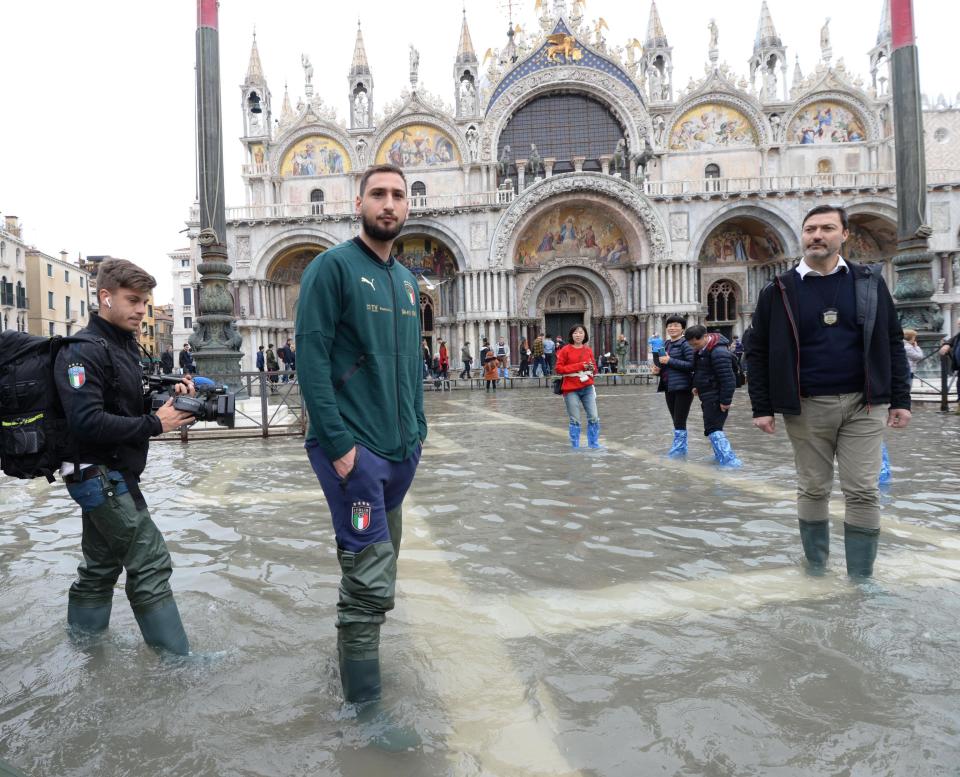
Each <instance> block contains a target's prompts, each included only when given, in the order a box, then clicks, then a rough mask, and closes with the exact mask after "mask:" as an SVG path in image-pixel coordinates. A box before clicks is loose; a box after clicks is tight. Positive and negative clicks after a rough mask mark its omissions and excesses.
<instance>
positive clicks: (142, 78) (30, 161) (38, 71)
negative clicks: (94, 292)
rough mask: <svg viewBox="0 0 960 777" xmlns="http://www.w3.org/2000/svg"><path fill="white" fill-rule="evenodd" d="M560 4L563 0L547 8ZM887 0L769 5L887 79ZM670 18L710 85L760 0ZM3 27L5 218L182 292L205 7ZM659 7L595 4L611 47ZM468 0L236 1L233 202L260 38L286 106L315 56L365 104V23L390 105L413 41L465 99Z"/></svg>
mask: <svg viewBox="0 0 960 777" xmlns="http://www.w3.org/2000/svg"><path fill="white" fill-rule="evenodd" d="M547 1H548V2H551V0H547ZM881 1H882V0H848V2H846V3H841V4H840V5H833V4H832V3H797V2H795V0H769V6H770V10H771V14H772V16H773V20H774V23H775V24H776V27H777V30H778V32H779V33H780V36H781V38H782V39H783V42H784V44H785V45H786V47H787V56H788V58H789V60H790V62H791V70H790V77H792V74H793V71H792V63H793V59H794V55H799V57H800V65H801V68H802V70H803V72H804V73H805V74H807V73H809V72H810V70H812V69H813V67H814V66H815V64H816V62H817V60H818V59H819V57H820V48H819V35H820V28H821V26H822V25H823V22H824V19H825V17H826V15H827V14H830V15H831V16H832V21H831V24H830V30H831V36H832V43H833V51H834V61H836V59H837V58H839V57H843V58H844V60H845V62H846V65H847V68H848V70H851V71H853V72H854V73H860V74H862V75H863V77H864V80H865V81H866V82H869V68H868V60H867V52H868V51H869V50H870V48H872V47H873V45H874V44H875V41H876V35H877V28H878V25H879V20H880V9H881ZM465 6H466V11H467V21H468V24H469V26H470V32H471V35H472V37H473V43H474V47H475V48H476V50H477V53H478V55H479V56H480V57H481V59H482V57H483V53H484V52H485V51H486V50H487V48H488V47H498V46H501V45H502V44H503V43H504V42H505V31H506V26H507V24H506V16H505V12H504V11H503V10H502V9H505V8H506V6H507V2H501V0H466V3H465ZM513 7H514V11H513V16H514V20H515V22H517V23H520V24H523V25H524V26H525V28H526V29H528V30H531V29H533V28H534V27H535V24H536V21H535V18H534V11H533V8H534V2H533V0H525V1H524V2H517V3H514V4H513ZM658 7H659V10H660V15H661V18H662V20H663V25H664V28H665V30H666V33H667V37H668V39H669V42H670V44H671V45H672V46H673V49H674V52H673V57H674V81H675V83H676V85H677V87H678V88H682V87H683V86H685V85H686V83H687V81H688V80H689V78H690V77H691V76H694V77H697V78H699V77H701V76H702V75H703V65H704V63H705V62H706V60H707V42H708V40H709V34H708V32H707V23H708V21H709V19H710V18H711V17H715V18H716V20H717V25H718V27H719V30H720V39H719V40H720V58H721V61H726V62H728V63H729V64H730V65H731V66H732V68H733V69H734V70H735V71H736V72H738V73H745V72H746V70H747V65H746V63H747V60H748V59H749V57H750V54H751V51H752V47H753V38H754V35H755V33H756V28H757V20H758V18H759V12H760V0H746V1H743V0H737V1H736V2H727V3H717V2H716V1H715V0H685V2H682V3H681V2H677V1H676V0H668V1H664V0H661V2H660V3H659V6H658ZM0 8H2V22H3V27H2V31H0V73H2V74H3V92H2V95H3V96H2V98H0V100H2V103H0V105H2V107H0V147H2V148H3V151H4V155H3V161H2V163H0V164H2V167H0V212H2V213H3V214H4V215H16V216H19V217H20V219H21V221H22V223H23V224H24V227H25V237H26V239H27V241H28V242H30V243H33V244H34V245H36V246H37V247H38V248H39V249H40V250H42V251H45V252H47V253H50V254H56V252H58V251H60V250H61V249H65V250H66V251H68V252H69V254H70V255H71V257H76V255H77V253H78V252H80V253H82V254H84V255H88V254H112V255H113V256H120V257H124V258H128V259H131V260H133V261H136V262H138V263H139V264H142V265H143V266H144V267H146V268H147V269H149V270H150V271H151V272H153V273H154V274H155V275H156V276H157V278H158V281H159V282H160V286H159V287H158V290H157V291H158V293H157V300H158V301H163V300H166V299H167V298H168V297H170V295H171V280H170V263H169V260H168V259H167V256H166V254H167V252H169V251H172V250H174V249H176V248H179V247H181V246H183V245H185V244H186V241H185V239H184V236H183V235H182V234H178V233H180V231H181V230H183V229H184V228H185V225H184V220H185V218H186V216H187V212H188V209H189V206H190V204H191V202H192V201H193V200H194V197H195V170H194V168H195V162H194V112H195V108H194V64H195V49H194V46H195V34H196V2H195V0H165V2H159V3H147V2H142V0H141V1H137V0H133V1H131V0H124V1H123V2H121V0H89V1H88V2H77V0H30V2H22V1H15V0H4V1H3V2H2V4H0ZM914 8H915V16H916V26H917V37H918V45H919V47H920V80H921V87H922V90H923V91H924V92H926V93H927V94H929V95H930V96H931V98H935V97H936V95H937V94H938V93H941V92H942V93H944V94H946V95H947V97H948V99H950V100H951V101H954V100H956V99H957V97H956V96H957V93H958V92H960V76H958V70H957V68H956V66H955V64H954V62H955V58H954V57H953V56H952V54H953V52H954V50H955V48H956V45H957V44H956V34H957V30H958V29H960V3H957V2H956V1H955V0H951V2H943V1H942V0H914ZM649 9H650V4H649V2H648V0H640V2H637V0H630V1H629V2H626V1H624V0H587V5H586V14H585V15H586V18H587V19H588V20H593V19H596V18H597V17H603V18H604V19H605V20H606V22H607V24H608V26H609V31H608V32H606V33H605V35H606V38H607V41H608V43H609V44H610V45H623V44H624V43H625V42H626V41H627V40H628V39H630V38H634V37H636V38H639V39H640V40H641V41H642V40H643V39H644V38H645V37H646V29H647V18H648V14H649ZM461 16H462V10H461V2H457V1H456V0H451V1H450V2H439V3H433V4H430V5H427V6H424V5H420V6H412V5H409V4H401V3H397V2H386V0H358V2H354V3H339V2H332V1H331V0H311V1H309V2H308V1H307V0H272V2H270V3H269V4H266V3H263V2H262V0H221V2H220V67H221V83H222V87H221V89H222V98H223V117H224V130H225V138H224V151H225V157H224V158H225V167H226V178H227V189H226V195H227V205H228V206H230V205H242V204H244V192H243V185H242V180H241V177H240V165H241V164H242V148H241V145H240V143H239V142H238V140H237V138H238V137H239V136H240V134H241V129H242V125H241V112H240V89H239V85H240V84H241V83H242V81H243V77H244V74H245V73H246V69H247V62H248V59H249V54H250V42H251V33H252V32H253V29H254V27H256V31H257V42H258V46H259V49H260V56H261V60H262V62H263V67H264V71H265V74H266V77H267V83H268V86H269V88H270V91H271V93H272V99H273V111H274V116H279V113H280V106H281V102H282V99H283V86H284V82H285V81H286V82H288V83H289V86H290V95H291V100H292V102H293V104H294V105H296V101H297V97H298V96H299V95H300V94H302V93H303V70H302V68H301V66H300V55H301V53H307V54H308V55H309V56H310V59H311V61H312V63H313V66H314V79H313V83H314V88H315V90H316V91H317V93H318V94H320V95H321V96H322V97H323V99H324V100H325V101H326V103H327V104H329V105H332V106H333V107H334V108H336V110H337V113H338V115H339V116H344V115H345V114H346V111H347V96H346V95H347V80H346V76H347V71H348V69H349V66H350V60H351V57H352V54H353V45H354V40H355V35H356V26H357V19H358V17H359V19H360V21H361V22H362V25H363V35H364V40H365V42H366V49H367V56H368V59H369V61H370V67H371V69H372V71H373V77H374V101H375V107H376V108H377V110H382V109H383V107H384V105H385V104H386V103H387V102H390V101H392V100H394V99H395V98H396V97H397V96H398V95H399V93H400V90H401V89H402V88H403V86H404V85H406V83H407V81H408V76H407V72H408V44H410V43H412V44H414V45H415V46H416V47H417V48H418V49H419V50H420V85H421V87H422V88H424V89H427V90H429V91H430V92H433V93H436V94H439V95H441V96H442V97H443V98H444V99H445V100H447V101H448V102H451V103H452V101H453V81H452V79H453V59H454V57H455V55H456V49H457V43H458V41H459V33H460V22H461Z"/></svg>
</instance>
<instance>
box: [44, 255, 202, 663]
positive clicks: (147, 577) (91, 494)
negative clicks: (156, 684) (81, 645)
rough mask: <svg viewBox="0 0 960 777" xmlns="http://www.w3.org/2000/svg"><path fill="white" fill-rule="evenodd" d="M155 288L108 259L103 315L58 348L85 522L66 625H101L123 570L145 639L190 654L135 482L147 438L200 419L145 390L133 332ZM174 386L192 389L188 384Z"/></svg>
mask: <svg viewBox="0 0 960 777" xmlns="http://www.w3.org/2000/svg"><path fill="white" fill-rule="evenodd" d="M155 285H156V281H155V280H154V279H153V277H152V276H151V275H149V274H148V273H146V272H145V271H144V270H142V269H140V268H139V267H137V266H136V265H135V264H133V263H132V262H128V261H126V260H125V259H110V260H107V261H104V262H103V264H101V265H100V269H99V271H98V273H97V297H98V300H99V303H100V313H99V315H94V316H91V318H90V323H89V324H88V325H87V326H86V327H85V328H84V329H82V330H81V331H80V332H78V333H77V335H78V336H79V337H84V338H86V339H85V341H83V342H75V343H70V344H69V345H67V347H65V348H63V349H61V351H60V352H59V353H58V354H57V360H56V366H55V368H54V379H55V381H56V386H57V393H58V395H59V397H60V401H61V403H62V405H63V410H64V415H65V417H66V422H67V427H68V429H69V430H70V435H71V438H72V439H73V440H74V444H75V450H74V455H73V459H74V460H73V461H69V462H64V463H63V466H62V468H61V474H62V475H63V480H64V483H65V484H66V486H67V491H68V492H69V494H70V496H71V497H72V498H73V500H74V501H75V502H76V503H77V504H78V505H80V509H81V511H82V513H81V515H82V521H83V539H82V548H83V561H82V562H81V563H80V566H79V567H78V568H77V578H76V580H74V582H73V585H71V586H70V595H69V603H68V606H67V623H68V624H69V625H70V627H71V629H72V630H74V631H81V632H88V633H99V632H102V631H104V630H105V629H106V628H107V626H108V625H109V622H110V611H111V608H112V603H113V589H114V586H115V585H116V582H117V578H119V577H120V573H121V572H122V571H123V570H124V569H126V572H127V581H126V592H127V599H128V600H129V601H130V606H131V607H132V609H133V614H134V616H135V617H136V620H137V624H138V625H139V626H140V631H141V632H142V633H143V638H144V641H146V642H147V644H149V645H150V646H152V647H154V648H157V649H160V650H166V651H169V652H172V653H176V654H181V655H185V654H187V653H189V652H190V645H189V643H188V641H187V635H186V634H185V633H184V630H183V624H182V623H181V621H180V613H179V611H178V609H177V603H176V602H175V601H174V599H173V591H172V590H171V589H170V582H169V581H170V575H171V573H172V571H173V564H172V562H171V560H170V553H169V552H168V551H167V546H166V544H165V543H164V541H163V536H162V535H161V534H160V531H159V530H158V529H157V527H156V525H155V524H154V522H153V520H152V519H151V518H150V513H149V511H148V510H147V504H146V502H145V501H144V498H143V494H142V493H141V492H140V487H139V485H138V484H139V481H140V474H141V473H142V472H143V469H144V467H145V466H146V463H147V450H148V448H149V446H150V438H151V437H155V436H157V435H159V434H162V433H163V432H169V431H172V430H173V429H176V428H178V427H180V426H183V425H185V424H187V423H190V422H191V421H193V420H194V418H193V416H192V415H190V414H189V413H184V412H181V411H180V410H177V409H175V408H174V407H173V402H172V400H171V401H168V402H167V403H166V404H165V405H163V407H161V408H160V409H159V410H157V412H156V414H153V415H151V414H150V412H149V405H148V402H147V399H146V397H145V396H144V392H143V373H142V370H141V367H140V362H139V355H140V353H139V349H138V347H137V343H136V339H135V338H136V334H137V333H138V332H139V331H140V322H141V321H142V320H143V317H144V314H145V313H146V310H147V301H148V300H149V298H150V291H151V289H153V287H154V286H155ZM176 391H177V393H184V394H186V393H189V394H193V393H195V392H194V389H193V383H192V382H191V381H187V380H185V381H183V383H181V384H179V385H177V386H176Z"/></svg>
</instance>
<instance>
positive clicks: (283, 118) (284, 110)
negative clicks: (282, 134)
mask: <svg viewBox="0 0 960 777" xmlns="http://www.w3.org/2000/svg"><path fill="white" fill-rule="evenodd" d="M293 119H294V115H293V108H291V107H290V92H289V90H288V89H287V85H286V84H284V85H283V106H282V107H281V108H280V123H281V124H285V123H286V122H288V121H293Z"/></svg>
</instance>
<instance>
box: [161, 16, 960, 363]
mask: <svg viewBox="0 0 960 777" xmlns="http://www.w3.org/2000/svg"><path fill="white" fill-rule="evenodd" d="M886 6H887V3H886V2H879V1H878V2H877V11H878V13H877V21H878V22H879V32H878V35H877V42H876V47H875V48H874V49H873V50H872V51H870V52H869V53H868V63H867V62H865V63H864V64H865V65H866V64H869V74H868V76H867V79H866V81H864V79H863V78H862V77H860V76H856V75H854V74H853V73H852V72H851V71H850V70H848V69H847V67H846V66H845V65H844V62H843V59H842V58H834V56H833V54H834V52H833V51H832V49H831V44H830V31H829V27H828V26H825V27H824V29H823V31H822V32H821V41H820V45H821V60H820V62H819V63H818V64H817V65H816V67H815V68H814V69H813V70H812V71H811V72H809V73H808V74H807V75H806V76H804V75H803V74H802V73H801V71H800V65H799V62H797V63H795V64H794V63H790V62H788V58H787V51H786V48H785V46H784V45H783V42H782V40H781V38H780V36H779V34H778V33H777V30H776V28H775V25H774V22H773V19H772V15H771V12H770V10H769V8H768V6H767V3H766V2H763V3H762V6H761V8H760V18H759V23H758V27H757V35H756V40H755V43H754V49H753V52H752V56H751V57H750V59H749V72H748V74H746V75H744V76H737V75H735V74H734V73H733V72H732V71H731V70H730V68H729V67H727V66H726V65H725V64H721V63H719V57H718V49H717V40H718V35H719V31H718V29H717V26H716V24H715V23H714V22H712V21H710V23H709V25H707V22H708V21H709V20H703V23H704V27H705V28H706V29H705V31H704V39H705V41H706V40H707V39H708V38H709V43H708V44H707V46H706V47H705V54H706V56H705V66H704V76H703V77H702V78H701V79H700V80H699V81H694V80H691V81H690V82H689V83H688V84H686V85H685V86H682V87H681V86H679V85H676V84H674V82H673V49H672V47H671V46H670V44H669V41H668V37H667V35H666V33H665V31H664V29H663V25H662V23H661V20H660V17H659V14H658V12H657V8H656V4H655V2H654V3H652V5H651V8H650V15H649V20H648V25H647V33H646V38H645V39H644V40H643V41H640V40H639V39H637V38H631V39H630V40H629V42H628V45H627V46H626V48H624V47H621V46H614V45H612V43H611V42H609V41H608V40H606V36H609V35H610V31H609V30H608V29H607V30H605V29H604V28H603V26H599V27H594V26H593V25H588V24H587V23H586V20H585V19H584V18H583V6H582V4H581V3H579V2H574V3H569V4H568V3H566V2H564V1H563V0H560V1H559V2H558V1H557V0H552V1H549V0H544V2H542V3H540V4H539V11H538V13H539V14H540V17H539V19H538V29H537V31H536V34H533V35H529V34H525V33H524V32H523V31H522V30H520V29H519V28H517V29H516V30H515V31H511V33H510V34H509V36H508V37H507V40H506V43H505V45H504V46H503V47H502V48H500V49H496V50H490V51H488V52H487V56H486V57H484V61H483V62H481V61H480V58H479V57H478V56H477V54H476V52H475V50H474V46H473V43H472V41H471V37H470V32H469V29H468V25H467V20H466V18H464V20H463V24H462V28H461V30H460V36H459V45H458V46H457V50H456V55H455V57H453V58H452V61H451V65H452V75H453V78H452V84H451V87H452V89H451V94H452V97H453V103H452V105H450V106H447V105H446V104H445V101H444V100H443V99H441V98H438V97H436V96H434V95H431V94H429V93H427V92H425V91H424V90H422V89H421V88H420V87H419V84H418V81H419V72H418V69H419V54H418V53H417V51H416V50H415V49H413V48H411V49H410V51H409V68H410V87H409V89H405V90H404V92H403V93H402V94H401V95H400V97H399V99H396V100H394V101H393V102H391V103H388V104H386V105H385V107H384V109H383V110H382V111H379V110H376V109H375V106H376V105H377V104H378V102H377V101H378V99H379V95H377V94H376V92H375V89H374V73H373V72H372V70H371V68H370V66H369V64H368V61H367V56H366V52H365V50H364V43H363V37H362V32H361V30H360V29H358V30H357V38H356V45H355V50H354V55H353V61H352V63H351V65H350V67H349V72H348V75H347V87H348V89H349V106H350V108H349V118H348V120H346V121H338V120H337V118H336V115H335V113H334V111H333V110H332V109H331V108H330V107H328V106H327V105H326V104H325V103H324V102H323V100H322V99H321V98H320V97H319V96H318V95H317V94H315V92H314V85H313V68H312V65H311V63H310V60H309V56H308V55H304V56H303V58H302V64H303V68H304V79H305V84H304V96H303V97H301V98H299V99H298V100H297V102H296V104H295V105H294V104H293V102H292V101H291V99H290V97H289V95H288V94H286V93H285V94H284V97H283V101H282V106H281V108H280V112H279V116H278V118H277V120H275V118H274V116H275V114H274V109H273V106H272V102H271V93H270V89H269V87H268V85H267V79H266V76H265V74H264V72H263V69H262V66H261V62H260V57H259V53H258V51H257V47H256V41H255V40H254V43H253V48H252V50H251V55H250V63H249V68H248V71H247V74H246V77H245V79H244V83H243V85H242V87H241V92H242V109H243V113H244V137H243V138H242V143H243V145H244V148H245V151H246V163H245V164H244V166H243V170H242V171H241V172H242V175H243V179H244V182H245V190H246V199H247V202H246V204H245V205H242V206H233V207H231V206H230V203H228V207H227V244H228V251H229V256H230V262H231V264H232V265H233V275H232V277H231V281H232V284H233V291H234V298H235V311H234V313H235V315H236V317H237V319H238V322H237V327H238V330H239V332H240V334H241V335H242V337H243V341H244V342H243V347H242V350H243V352H244V357H243V368H244V369H253V364H254V362H253V360H254V354H256V352H257V347H258V346H259V345H266V344H268V343H269V342H274V343H281V342H283V341H284V340H285V339H286V338H287V337H292V336H293V328H294V319H295V308H296V305H297V299H298V293H299V280H300V277H301V274H302V273H303V270H304V268H305V267H306V266H307V264H308V263H309V262H310V261H312V260H313V258H314V257H315V256H317V255H318V254H319V253H322V252H323V251H324V250H326V249H327V248H330V247H332V246H334V245H336V244H338V243H340V242H342V241H344V240H347V239H350V238H352V237H354V236H355V235H356V234H357V233H358V230H359V223H358V221H357V220H356V219H355V217H354V205H353V201H354V197H355V196H356V194H357V191H358V183H359V179H360V175H361V173H362V171H363V170H364V169H365V168H366V167H367V166H368V165H370V164H374V163H381V162H390V163H393V164H396V165H398V166H399V167H401V168H403V170H404V173H405V175H406V177H407V181H408V184H409V190H410V191H409V194H410V204H411V212H410V216H409V218H408V221H407V226H406V228H405V229H404V231H403V233H402V235H401V237H400V238H399V239H398V240H397V241H396V244H395V253H396V256H397V258H398V260H399V261H401V262H403V263H404V264H406V265H407V266H408V267H410V268H411V269H412V270H413V271H414V272H415V273H416V274H417V275H418V276H419V277H420V279H421V281H420V300H421V309H422V313H423V318H422V321H423V328H424V334H425V337H426V338H427V339H428V340H429V341H430V342H431V343H432V344H434V345H435V343H436V341H437V339H439V338H443V339H445V340H446V341H447V342H448V343H449V344H450V345H451V346H453V347H454V348H456V347H458V346H459V345H460V344H462V343H464V342H465V341H469V342H470V343H471V344H473V348H474V349H476V347H477V345H478V344H479V343H480V342H481V339H482V338H484V337H487V338H490V339H491V341H492V340H493V338H495V337H498V336H503V337H505V338H507V339H508V342H509V343H510V344H511V347H512V348H513V349H514V352H516V346H517V344H518V342H519V339H520V338H521V337H534V336H536V335H537V334H540V333H550V334H561V333H562V334H563V335H564V336H565V335H566V332H567V330H568V329H569V327H570V326H571V325H573V324H574V323H583V324H585V325H586V326H587V327H588V329H589V332H590V335H591V338H592V340H593V342H594V343H595V345H596V346H599V349H600V352H602V351H603V350H605V349H607V348H608V347H609V346H610V345H611V344H612V342H613V340H615V339H616V336H617V334H618V333H620V332H623V333H625V334H626V336H627V338H628V339H629V341H630V343H631V351H632V353H631V354H630V358H631V360H636V359H638V358H644V352H645V343H646V340H647V338H648V337H649V336H650V335H651V334H653V333H655V332H660V333H662V331H663V320H664V318H665V317H666V316H668V315H670V314H672V313H682V314H685V315H686V316H687V317H688V319H689V320H690V321H691V322H693V321H700V322H702V323H705V324H707V325H708V326H709V327H711V328H713V329H716V330H718V331H722V332H724V333H725V334H728V335H732V334H739V333H741V332H742V331H743V330H744V329H745V328H746V327H747V326H748V325H749V322H750V316H751V312H752V310H753V307H754V304H755V301H756V298H757V294H758V292H759V290H760V289H761V288H762V286H763V285H764V284H765V283H766V282H767V281H768V279H769V278H770V277H771V276H772V274H773V273H775V272H779V271H782V270H783V269H786V268H787V267H789V266H790V265H791V264H792V263H793V262H794V261H795V258H796V257H797V256H799V255H800V253H801V250H800V242H799V226H800V221H801V219H802V216H803V214H804V213H805V212H806V211H807V210H808V209H809V208H811V207H813V206H814V205H816V204H819V203H822V202H831V203H837V204H842V205H844V206H845V207H846V208H847V210H848V212H849V213H850V216H851V236H850V239H849V241H848V242H847V244H846V245H845V246H844V255H845V256H847V257H849V258H852V259H854V260H858V261H878V262H879V261H882V262H885V263H886V268H887V279H888V282H889V283H890V285H891V288H893V286H894V284H895V277H894V272H893V266H892V262H891V257H892V255H893V254H894V253H895V249H896V224H897V219H896V190H895V173H894V142H893V127H892V117H891V112H892V106H891V96H890V71H889V58H890V25H889V20H888V19H887V18H886V14H885V12H881V7H883V8H885V7H886ZM454 38H455V36H454V35H453V34H452V35H451V43H452V40H453V39H454ZM451 53H452V45H451ZM748 53H749V52H745V54H748ZM745 58H746V57H745ZM788 76H789V78H788ZM958 100H960V97H958ZM924 123H925V138H926V150H927V156H926V160H927V182H928V186H929V187H930V192H929V195H928V211H929V213H928V223H930V225H931V227H932V229H933V236H932V237H931V248H932V251H933V252H934V256H935V258H934V262H933V276H934V285H935V290H936V295H935V296H934V301H935V302H936V303H937V304H938V305H939V307H940V310H941V311H942V314H943V316H944V318H945V323H943V328H944V331H946V332H951V331H952V330H951V322H952V321H953V320H954V319H955V318H956V315H954V312H956V313H957V314H960V247H958V246H960V243H958V227H960V196H958V192H957V191H954V189H955V188H956V187H958V186H960V105H951V104H950V102H949V101H947V100H946V99H945V98H942V97H941V98H939V99H938V100H937V101H936V104H935V105H934V104H931V105H930V106H929V110H926V111H925V114H924ZM188 226H190V227H191V229H190V234H191V236H192V237H193V236H195V234H196V232H197V231H198V224H197V223H195V222H194V223H190V224H189V225H188ZM198 255H199V252H198V249H197V247H196V241H195V239H192V240H191V247H190V248H188V249H184V250H182V251H176V252H173V253H171V254H170V257H171V259H172V260H173V275H174V286H175V295H176V296H175V313H176V315H175V319H176V328H175V332H174V334H175V343H176V346H177V347H179V345H180V343H182V342H183V340H184V339H185V338H186V337H187V336H188V335H189V334H190V327H191V325H192V323H193V318H194V316H195V314H196V309H195V302H196V288H195V286H196V284H197V281H198V276H197V272H196V264H197V259H198ZM453 353H454V354H455V353H456V351H454V352H453ZM474 353H476V351H475V350H474Z"/></svg>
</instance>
